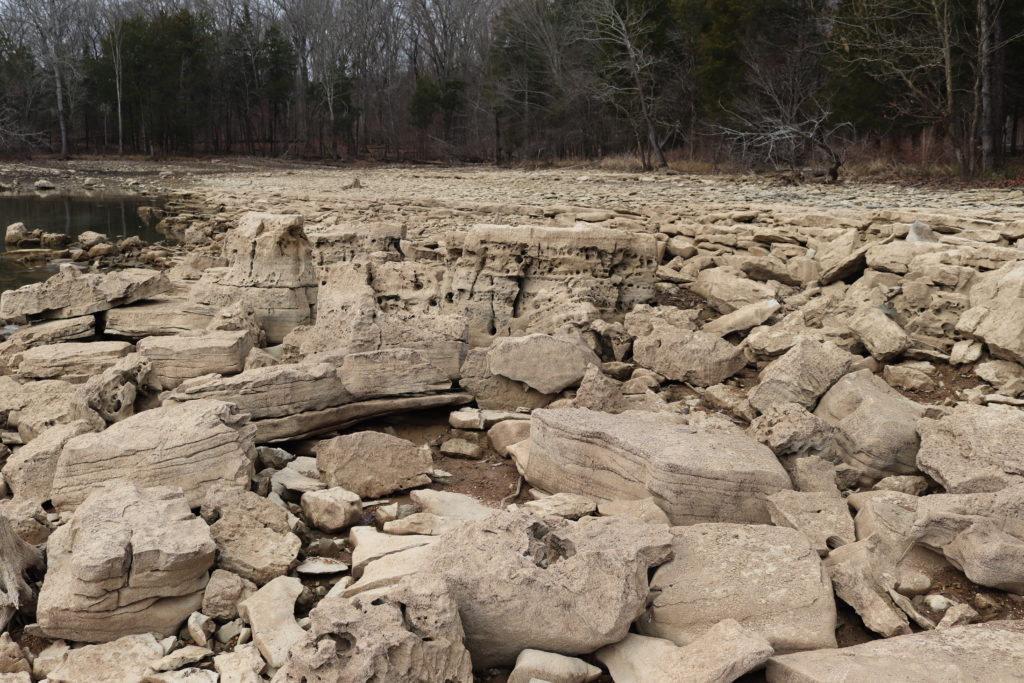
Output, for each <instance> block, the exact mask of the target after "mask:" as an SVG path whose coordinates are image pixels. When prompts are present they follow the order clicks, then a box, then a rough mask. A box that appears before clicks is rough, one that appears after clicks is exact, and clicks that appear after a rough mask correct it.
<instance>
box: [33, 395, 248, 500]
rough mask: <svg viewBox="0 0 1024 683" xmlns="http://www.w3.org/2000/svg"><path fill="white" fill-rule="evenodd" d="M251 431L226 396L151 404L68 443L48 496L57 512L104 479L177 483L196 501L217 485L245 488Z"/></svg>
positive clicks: (147, 483) (153, 483)
mask: <svg viewBox="0 0 1024 683" xmlns="http://www.w3.org/2000/svg"><path fill="white" fill-rule="evenodd" d="M254 432H255V429H254V428H253V427H252V426H251V425H250V424H249V417H248V415H245V414H244V413H239V412H238V409H237V408H235V407H234V406H233V405H231V404H229V403H223V402H221V401H192V402H190V403H186V404H183V405H177V406H167V407H163V408H156V409H153V410H147V411H145V412H143V413H139V414H137V415H133V416H132V417H130V418H128V419H126V420H123V421H121V422H118V423H116V424H113V425H111V426H110V427H108V428H107V429H105V430H104V431H102V432H99V433H95V434H83V435H81V436H77V437H75V438H73V439H71V440H70V441H68V442H67V444H66V445H65V446H64V449H63V451H62V452H61V455H60V459H59V460H58V462H57V469H56V471H55V472H54V475H53V489H52V494H51V500H52V501H53V505H54V507H56V508H57V509H58V510H73V509H75V508H76V507H77V506H78V505H79V504H80V503H81V502H82V501H83V500H85V498H86V497H87V496H88V495H89V493H90V492H91V491H92V490H93V489H94V488H95V487H96V486H97V485H99V484H101V483H102V482H105V481H109V480H111V479H127V480H128V481H132V482H134V483H135V484H137V485H138V486H143V487H149V486H178V487H180V488H181V489H183V490H184V491H185V496H186V497H187V498H188V502H189V505H190V506H191V507H198V506H199V505H200V504H201V503H202V502H203V497H204V496H205V495H206V492H207V490H208V489H210V488H211V487H212V486H215V485H224V484H227V485H229V486H234V487H238V488H248V486H249V477H250V476H251V475H252V472H253V462H254V461H255V459H256V448H255V446H254V445H253V440H252V437H253V434H254Z"/></svg>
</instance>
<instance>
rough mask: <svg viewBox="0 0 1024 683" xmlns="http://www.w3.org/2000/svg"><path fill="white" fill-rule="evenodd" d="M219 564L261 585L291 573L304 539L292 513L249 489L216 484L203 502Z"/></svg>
mask: <svg viewBox="0 0 1024 683" xmlns="http://www.w3.org/2000/svg"><path fill="white" fill-rule="evenodd" d="M202 514H203V517H204V518H205V519H206V520H207V521H208V522H210V523H211V526H210V533H211V534H212V535H213V540H214V541H215V542H216V544H217V552H218V555H219V565H220V567H221V568H222V569H227V570H228V571H231V572H234V573H236V574H238V575H239V576H241V577H242V578H244V579H248V580H249V581H252V582H254V583H256V584H257V585H261V586H262V585H263V584H265V583H267V582H269V581H271V580H272V579H274V578H275V577H278V576H281V575H283V574H285V573H287V572H288V571H289V570H290V569H291V567H292V564H293V563H294V562H295V560H296V559H297V558H298V555H299V549H300V548H301V546H302V541H300V540H299V537H298V536H296V535H295V534H293V533H292V531H291V524H290V522H289V519H288V517H289V513H288V511H287V510H285V509H284V508H282V507H279V506H278V505H275V504H274V503H272V502H271V501H269V500H267V499H266V498H263V497H262V496H259V495H257V494H255V493H253V492H252V491H249V490H247V489H235V488H225V487H213V488H211V489H210V490H209V492H208V493H207V495H206V498H205V500H204V501H203V507H202Z"/></svg>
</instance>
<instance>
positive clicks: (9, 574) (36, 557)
mask: <svg viewBox="0 0 1024 683" xmlns="http://www.w3.org/2000/svg"><path fill="white" fill-rule="evenodd" d="M42 563H43V559H42V556H41V555H40V554H39V551H38V550H36V549H35V548H34V547H33V546H31V545H29V544H28V543H26V542H25V541H23V540H21V539H20V538H19V537H18V535H17V534H15V533H14V529H13V528H12V527H11V523H10V522H9V521H7V518H6V517H4V516H3V515H0V632H2V631H4V630H5V629H6V628H7V624H8V623H9V622H10V621H11V619H12V618H13V617H14V615H15V613H16V612H17V611H18V610H20V609H21V608H22V607H24V606H25V605H26V604H27V603H29V602H31V601H32V598H33V595H32V588H31V586H29V584H28V582H27V581H25V572H26V570H28V569H29V568H32V567H39V566H42Z"/></svg>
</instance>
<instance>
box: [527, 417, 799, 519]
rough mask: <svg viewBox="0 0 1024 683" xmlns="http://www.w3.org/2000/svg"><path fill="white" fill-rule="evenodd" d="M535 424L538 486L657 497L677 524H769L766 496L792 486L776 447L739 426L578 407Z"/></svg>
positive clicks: (530, 477) (533, 462)
mask: <svg viewBox="0 0 1024 683" xmlns="http://www.w3.org/2000/svg"><path fill="white" fill-rule="evenodd" d="M531 425H532V426H531V434H530V436H531V440H532V444H531V447H530V455H529V458H528V459H527V462H526V463H525V467H524V468H523V469H524V476H525V477H526V479H527V481H529V482H530V483H531V484H533V485H534V486H538V487H540V488H542V489H544V490H545V491H549V492H551V493H562V492H565V493H578V494H581V495H585V496H590V497H593V498H596V499H599V500H618V499H625V500H629V499H641V498H648V497H652V496H653V498H654V501H655V502H656V503H657V504H658V506H659V507H660V508H661V509H663V510H664V511H665V512H666V514H668V517H669V519H670V520H671V521H672V523H673V524H695V523H698V522H754V523H765V524H767V523H769V522H770V515H769V512H768V509H767V505H766V503H765V500H766V499H767V498H768V496H771V495H772V494H774V493H777V492H779V491H782V490H785V489H791V488H792V483H791V482H790V479H789V475H787V474H786V471H785V470H784V469H783V468H782V465H781V464H780V463H779V461H778V459H777V458H776V457H775V455H774V454H773V453H772V452H771V450H770V449H769V448H768V447H767V446H764V445H763V444H760V443H758V442H757V441H754V440H753V439H751V438H750V437H748V436H746V435H745V434H743V433H742V432H739V431H732V430H728V431H727V430H713V429H699V430H698V429H696V428H694V427H692V426H690V425H687V424H686V423H685V422H684V421H682V420H681V419H679V418H678V417H673V416H669V415H659V414H651V413H639V412H636V413H631V412H626V413H621V414H618V415H612V414H610V413H601V412H597V411H592V410H586V409H576V408H559V409H553V410H537V411H535V412H534V413H533V419H532V423H531ZM521 466H522V463H521Z"/></svg>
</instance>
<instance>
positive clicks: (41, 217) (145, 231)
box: [0, 193, 166, 292]
mask: <svg viewBox="0 0 1024 683" xmlns="http://www.w3.org/2000/svg"><path fill="white" fill-rule="evenodd" d="M158 204H159V202H158V201H157V200H155V199H153V198H151V197H142V196H139V195H85V194H77V195H74V194H57V193H53V194H50V193H47V194H45V195H39V194H15V195H10V194H0V292H2V291H5V290H8V289H15V288H17V287H21V286H22V285H27V284H31V283H33V282H40V281H42V280H45V279H46V278H48V277H50V276H51V275H53V274H54V273H56V272H57V269H58V267H59V264H58V263H46V264H26V263H20V262H19V261H18V259H17V255H16V254H9V253H7V250H8V247H7V246H6V245H5V244H3V241H4V240H3V233H4V231H5V230H6V228H7V226H8V225H10V224H11V223H19V222H20V223H24V224H25V227H26V228H28V229H29V230H35V229H37V228H39V229H41V230H42V231H43V232H61V233H64V234H66V235H73V236H77V235H79V234H81V233H83V232H85V231H86V230H94V231H96V232H100V233H104V234H106V235H109V236H110V238H111V239H115V240H116V239H122V238H124V237H129V236H131V235H138V236H139V237H140V238H141V239H142V240H144V241H145V242H149V243H151V244H152V243H154V242H159V241H161V240H165V239H166V237H165V236H164V235H161V234H160V233H158V232H157V231H156V230H154V229H153V228H151V227H149V226H147V225H145V224H143V222H142V220H140V219H139V215H138V211H137V209H138V207H140V206H154V205H158ZM11 249H15V247H11Z"/></svg>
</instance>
